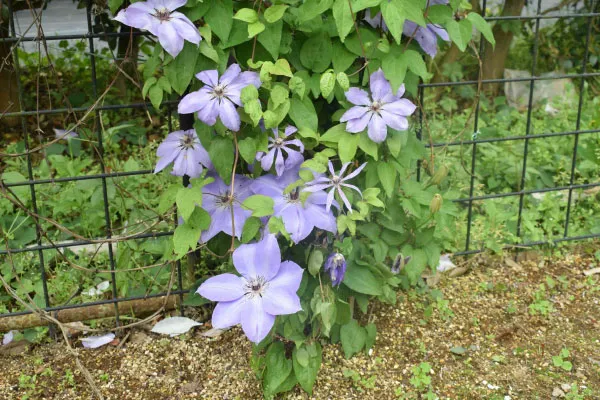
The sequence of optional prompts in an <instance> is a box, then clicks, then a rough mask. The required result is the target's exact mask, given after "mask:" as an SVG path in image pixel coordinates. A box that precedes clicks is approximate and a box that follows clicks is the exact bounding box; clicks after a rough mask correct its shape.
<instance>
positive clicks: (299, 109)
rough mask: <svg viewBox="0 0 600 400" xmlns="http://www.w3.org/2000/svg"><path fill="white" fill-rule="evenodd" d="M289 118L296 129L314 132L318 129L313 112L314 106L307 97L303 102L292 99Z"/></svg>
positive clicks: (315, 113) (316, 118)
mask: <svg viewBox="0 0 600 400" xmlns="http://www.w3.org/2000/svg"><path fill="white" fill-rule="evenodd" d="M290 118H291V119H292V121H294V123H295V124H296V127H297V128H298V129H300V128H303V127H307V128H309V129H312V130H313V131H315V132H316V131H318V129H319V119H318V117H317V112H316V111H315V106H314V105H313V102H312V100H310V99H309V98H308V97H305V98H304V99H303V100H301V99H299V98H297V97H292V100H291V107H290Z"/></svg>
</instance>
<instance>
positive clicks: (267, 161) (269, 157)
mask: <svg viewBox="0 0 600 400" xmlns="http://www.w3.org/2000/svg"><path fill="white" fill-rule="evenodd" d="M275 151H276V149H275V148H272V149H271V150H269V152H268V153H267V154H265V155H264V156H263V157H262V158H261V159H260V166H261V168H262V169H263V170H265V171H268V170H270V169H271V167H272V166H273V158H274V157H275Z"/></svg>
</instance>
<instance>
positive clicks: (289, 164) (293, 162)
mask: <svg viewBox="0 0 600 400" xmlns="http://www.w3.org/2000/svg"><path fill="white" fill-rule="evenodd" d="M282 149H283V150H285V152H286V153H287V159H286V160H285V169H290V168H294V167H297V166H298V165H300V164H302V163H303V162H304V157H303V156H302V153H300V152H298V151H296V150H292V149H290V148H288V147H282Z"/></svg>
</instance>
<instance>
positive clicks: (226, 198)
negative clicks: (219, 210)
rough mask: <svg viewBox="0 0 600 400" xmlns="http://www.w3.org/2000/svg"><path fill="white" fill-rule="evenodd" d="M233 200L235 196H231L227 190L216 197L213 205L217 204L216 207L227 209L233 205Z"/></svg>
mask: <svg viewBox="0 0 600 400" xmlns="http://www.w3.org/2000/svg"><path fill="white" fill-rule="evenodd" d="M234 200H235V195H233V196H232V195H231V194H230V193H229V190H228V191H226V192H225V193H222V194H221V195H219V196H217V200H216V202H215V203H216V204H217V206H220V207H229V206H231V205H232V204H233V201H234Z"/></svg>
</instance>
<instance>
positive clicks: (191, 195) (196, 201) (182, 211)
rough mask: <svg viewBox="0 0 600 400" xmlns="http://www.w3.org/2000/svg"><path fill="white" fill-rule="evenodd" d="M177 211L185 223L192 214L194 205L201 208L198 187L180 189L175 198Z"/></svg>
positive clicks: (200, 193)
mask: <svg viewBox="0 0 600 400" xmlns="http://www.w3.org/2000/svg"><path fill="white" fill-rule="evenodd" d="M175 202H176V203H177V211H178V212H179V215H180V216H181V217H182V218H183V219H184V220H185V221H187V220H188V218H189V217H190V215H192V213H193V212H194V209H195V208H196V205H198V206H200V207H201V206H202V190H200V188H198V187H182V188H179V190H178V191H177V195H176V196H175Z"/></svg>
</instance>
